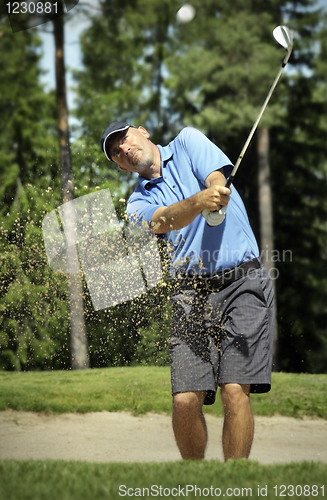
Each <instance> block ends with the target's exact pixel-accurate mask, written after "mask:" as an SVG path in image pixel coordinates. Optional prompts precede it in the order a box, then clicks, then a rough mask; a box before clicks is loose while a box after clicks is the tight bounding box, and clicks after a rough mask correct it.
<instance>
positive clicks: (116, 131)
mask: <svg viewBox="0 0 327 500" xmlns="http://www.w3.org/2000/svg"><path fill="white" fill-rule="evenodd" d="M131 126H132V125H125V126H124V127H122V128H119V129H117V130H113V131H112V132H110V133H109V134H108V135H107V136H106V138H105V139H104V141H103V152H104V154H105V155H106V157H107V159H108V160H109V161H113V159H112V158H110V156H109V155H107V148H106V143H107V140H108V138H109V137H110V136H112V135H113V134H117V133H118V132H123V131H124V130H126V129H128V128H129V127H131Z"/></svg>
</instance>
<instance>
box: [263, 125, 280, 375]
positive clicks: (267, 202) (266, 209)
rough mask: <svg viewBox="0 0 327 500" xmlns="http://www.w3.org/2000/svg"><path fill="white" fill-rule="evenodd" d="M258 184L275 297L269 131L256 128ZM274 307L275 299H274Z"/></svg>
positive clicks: (275, 365)
mask: <svg viewBox="0 0 327 500" xmlns="http://www.w3.org/2000/svg"><path fill="white" fill-rule="evenodd" d="M258 186H259V214H260V235H261V254H262V262H263V264H264V266H265V268H266V269H267V271H268V273H269V275H270V277H271V278H272V282H273V287H274V292H275V297H276V284H275V279H276V277H277V276H276V269H275V266H274V263H273V260H272V257H273V249H274V246H273V245H274V230H273V210H272V194H271V180H270V164H269V131H268V129H267V128H265V127H259V128H258ZM275 308H276V300H275ZM276 311H277V308H276V309H275V334H274V348H273V371H278V364H279V363H278V326H277V312H276Z"/></svg>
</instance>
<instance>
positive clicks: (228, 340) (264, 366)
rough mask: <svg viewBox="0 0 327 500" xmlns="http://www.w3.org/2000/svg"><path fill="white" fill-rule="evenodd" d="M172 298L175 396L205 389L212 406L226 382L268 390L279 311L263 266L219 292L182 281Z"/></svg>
mask: <svg viewBox="0 0 327 500" xmlns="http://www.w3.org/2000/svg"><path fill="white" fill-rule="evenodd" d="M190 283H191V280H190ZM171 302H172V305H173V310H174V316H173V322H172V328H171V335H170V343H169V351H170V359H171V383H172V393H173V394H174V393H176V392H189V391H206V397H205V401H204V404H207V405H209V404H213V403H214V402H215V398H216V392H217V387H218V385H220V384H224V383H237V384H251V392H257V393H259V392H268V391H269V390H270V387H271V367H272V351H273V338H274V320H275V313H274V292H273V286H272V282H271V279H270V277H269V275H268V273H267V271H266V269H265V267H263V266H262V267H260V268H259V269H255V270H252V271H250V272H249V273H248V274H247V275H246V276H244V277H242V278H240V279H238V280H236V281H234V282H233V283H231V284H230V285H228V286H226V287H225V288H223V289H222V290H220V291H209V290H206V289H204V288H203V287H200V288H194V287H193V286H190V285H189V284H188V285H187V286H185V285H182V286H181V287H180V288H179V289H178V290H177V291H176V292H175V293H173V294H172V296H171Z"/></svg>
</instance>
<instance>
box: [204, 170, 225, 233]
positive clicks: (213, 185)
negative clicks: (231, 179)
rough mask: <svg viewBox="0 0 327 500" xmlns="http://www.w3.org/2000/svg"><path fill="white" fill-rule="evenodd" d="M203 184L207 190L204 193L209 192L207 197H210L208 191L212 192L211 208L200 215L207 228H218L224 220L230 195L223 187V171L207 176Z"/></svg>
mask: <svg viewBox="0 0 327 500" xmlns="http://www.w3.org/2000/svg"><path fill="white" fill-rule="evenodd" d="M205 184H206V186H207V188H208V189H207V190H206V192H207V193H208V192H209V195H211V192H210V190H213V191H214V193H213V195H212V197H211V202H212V205H211V208H209V207H208V208H205V209H204V210H202V215H203V217H204V218H205V219H206V221H207V223H208V225H209V226H218V225H219V224H221V223H222V222H223V220H224V219H225V214H226V210H227V204H228V202H229V196H230V194H231V190H230V189H229V188H226V187H225V184H226V178H225V176H224V173H223V169H220V170H217V171H215V172H212V173H211V174H209V175H208V177H207V178H206V181H205ZM215 204H216V206H215Z"/></svg>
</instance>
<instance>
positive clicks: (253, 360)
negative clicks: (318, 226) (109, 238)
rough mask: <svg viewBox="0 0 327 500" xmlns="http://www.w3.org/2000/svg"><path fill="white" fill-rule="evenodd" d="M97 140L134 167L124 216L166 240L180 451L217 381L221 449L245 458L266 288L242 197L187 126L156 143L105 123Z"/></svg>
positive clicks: (191, 439) (264, 342)
mask: <svg viewBox="0 0 327 500" xmlns="http://www.w3.org/2000/svg"><path fill="white" fill-rule="evenodd" d="M101 146H102V149H103V151H104V153H105V155H106V157H107V158H108V159H109V160H112V161H114V162H116V163H117V164H118V165H119V168H121V169H123V170H126V171H128V172H136V173H137V174H139V185H138V187H137V188H136V189H135V191H134V193H133V194H132V195H131V197H130V199H129V201H128V204H127V213H128V216H129V218H130V220H131V221H132V222H133V223H135V224H141V225H144V224H147V225H148V226H149V227H150V228H151V229H152V230H153V231H154V232H155V233H157V234H164V235H165V239H166V241H167V248H168V253H169V256H170V260H171V274H172V275H173V276H174V277H175V278H176V283H177V286H176V289H175V290H174V292H173V293H172V295H171V302H172V305H173V311H174V315H173V321H172V328H171V336H170V344H169V350H170V357H171V383H172V395H173V430H174V434H175V439H176V442H177V445H178V447H179V450H180V453H181V456H182V457H183V458H184V459H203V458H204V455H205V448H206V444H207V430H206V423H205V418H204V415H203V412H202V407H203V405H210V404H213V403H214V401H215V397H216V392H217V389H218V387H219V388H220V396H221V399H222V403H223V406H224V426H223V440H222V442H223V453H224V458H225V460H228V459H230V458H247V457H248V456H249V454H250V450H251V446H252V441H253V434H254V422H253V415H252V411H251V406H250V393H263V392H267V391H269V390H270V387H271V366H272V347H273V335H274V297H273V287H272V283H271V280H270V278H269V276H268V273H267V271H266V269H265V268H264V267H263V265H262V263H261V261H260V259H259V249H258V246H257V243H256V240H255V237H254V234H253V232H252V229H251V227H250V224H249V220H248V217H247V214H246V210H245V207H244V204H243V202H242V200H241V198H240V196H239V194H238V192H237V190H236V189H235V188H234V187H233V190H232V191H231V189H230V187H226V184H227V185H228V179H229V177H230V175H231V173H232V170H233V166H232V164H231V162H230V160H229V159H228V158H227V156H226V155H225V154H224V153H223V152H222V151H221V150H220V149H219V148H218V147H217V146H216V145H214V144H213V143H212V142H211V141H210V140H209V139H208V138H207V137H206V136H205V135H203V134H202V133H201V132H199V131H198V130H196V129H194V128H191V127H187V128H184V129H183V130H182V131H181V132H180V133H179V134H178V136H177V137H176V138H175V139H174V140H173V141H171V142H170V143H169V144H168V145H167V146H165V147H163V146H161V145H155V144H154V143H153V142H151V141H150V135H149V133H148V132H147V130H146V129H144V128H143V127H138V128H136V127H134V126H133V125H131V124H129V123H127V122H114V123H112V124H111V125H109V126H108V127H107V128H106V129H105V130H104V132H103V135H102V139H101ZM234 173H235V172H234ZM208 223H209V224H208Z"/></svg>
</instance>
